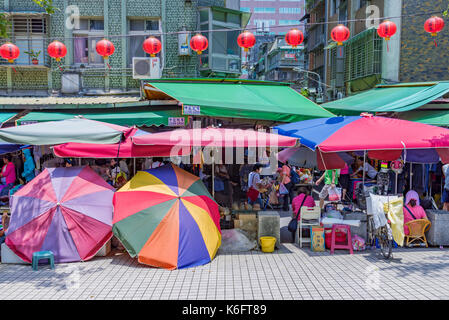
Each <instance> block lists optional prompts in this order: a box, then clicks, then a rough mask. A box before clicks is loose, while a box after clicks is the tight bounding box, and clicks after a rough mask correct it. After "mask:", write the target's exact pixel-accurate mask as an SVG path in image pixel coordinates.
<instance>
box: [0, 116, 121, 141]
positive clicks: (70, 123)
mask: <svg viewBox="0 0 449 320" xmlns="http://www.w3.org/2000/svg"><path fill="white" fill-rule="evenodd" d="M127 130H129V129H128V128H126V127H122V126H117V125H113V124H109V123H104V122H99V121H92V120H88V119H83V118H73V119H68V120H62V121H50V122H42V123H35V124H29V125H23V126H18V127H11V128H5V129H0V143H4V142H7V143H14V144H29V145H54V144H61V143H66V142H79V143H100V144H112V143H117V142H119V141H120V139H121V137H122V134H123V133H124V132H126V131H127Z"/></svg>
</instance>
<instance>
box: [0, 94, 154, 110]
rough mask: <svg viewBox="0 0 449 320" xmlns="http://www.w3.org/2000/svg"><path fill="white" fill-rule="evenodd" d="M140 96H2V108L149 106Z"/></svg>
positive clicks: (0, 103)
mask: <svg viewBox="0 0 449 320" xmlns="http://www.w3.org/2000/svg"><path fill="white" fill-rule="evenodd" d="M149 105H150V104H149V101H148V100H140V97H139V96H81V97H70V96H67V97H53V96H49V97H13V96H8V97H0V109H14V110H16V109H39V110H41V109H69V110H71V109H94V108H95V109H100V108H123V107H139V106H149Z"/></svg>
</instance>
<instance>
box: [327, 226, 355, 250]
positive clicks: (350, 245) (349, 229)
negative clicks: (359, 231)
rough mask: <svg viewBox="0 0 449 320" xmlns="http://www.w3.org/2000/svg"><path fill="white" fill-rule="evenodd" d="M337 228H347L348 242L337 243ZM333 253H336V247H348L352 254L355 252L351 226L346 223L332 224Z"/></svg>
mask: <svg viewBox="0 0 449 320" xmlns="http://www.w3.org/2000/svg"><path fill="white" fill-rule="evenodd" d="M337 229H345V230H346V235H347V237H346V239H347V243H346V244H336V243H335V232H336V231H337ZM331 237H332V238H331V254H333V253H334V250H335V249H347V250H349V253H350V254H354V252H353V250H352V238H351V227H350V226H348V225H345V224H334V225H332V235H331Z"/></svg>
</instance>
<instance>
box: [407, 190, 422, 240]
mask: <svg viewBox="0 0 449 320" xmlns="http://www.w3.org/2000/svg"><path fill="white" fill-rule="evenodd" d="M403 210H404V233H405V234H409V230H408V227H407V226H406V225H405V224H406V223H407V222H410V221H413V220H416V219H426V220H428V219H427V216H426V211H425V210H424V208H423V207H421V206H420V205H419V195H418V193H417V192H416V191H414V190H410V191H409V192H407V194H406V195H405V205H404V209H403Z"/></svg>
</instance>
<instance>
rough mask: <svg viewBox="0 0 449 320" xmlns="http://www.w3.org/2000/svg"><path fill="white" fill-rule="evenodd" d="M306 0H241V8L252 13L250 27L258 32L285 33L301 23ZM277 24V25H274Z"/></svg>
mask: <svg viewBox="0 0 449 320" xmlns="http://www.w3.org/2000/svg"><path fill="white" fill-rule="evenodd" d="M304 2H305V1H304V0H272V1H270V0H263V1H261V0H240V10H242V11H245V12H250V13H251V20H250V22H249V24H248V28H251V29H254V30H255V32H256V33H260V34H263V33H270V34H285V33H286V32H287V31H288V30H289V29H290V28H291V26H297V27H298V28H301V29H302V27H299V26H298V25H299V24H300V19H301V17H302V16H303V15H304V14H305V10H304ZM273 26H276V27H273Z"/></svg>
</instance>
